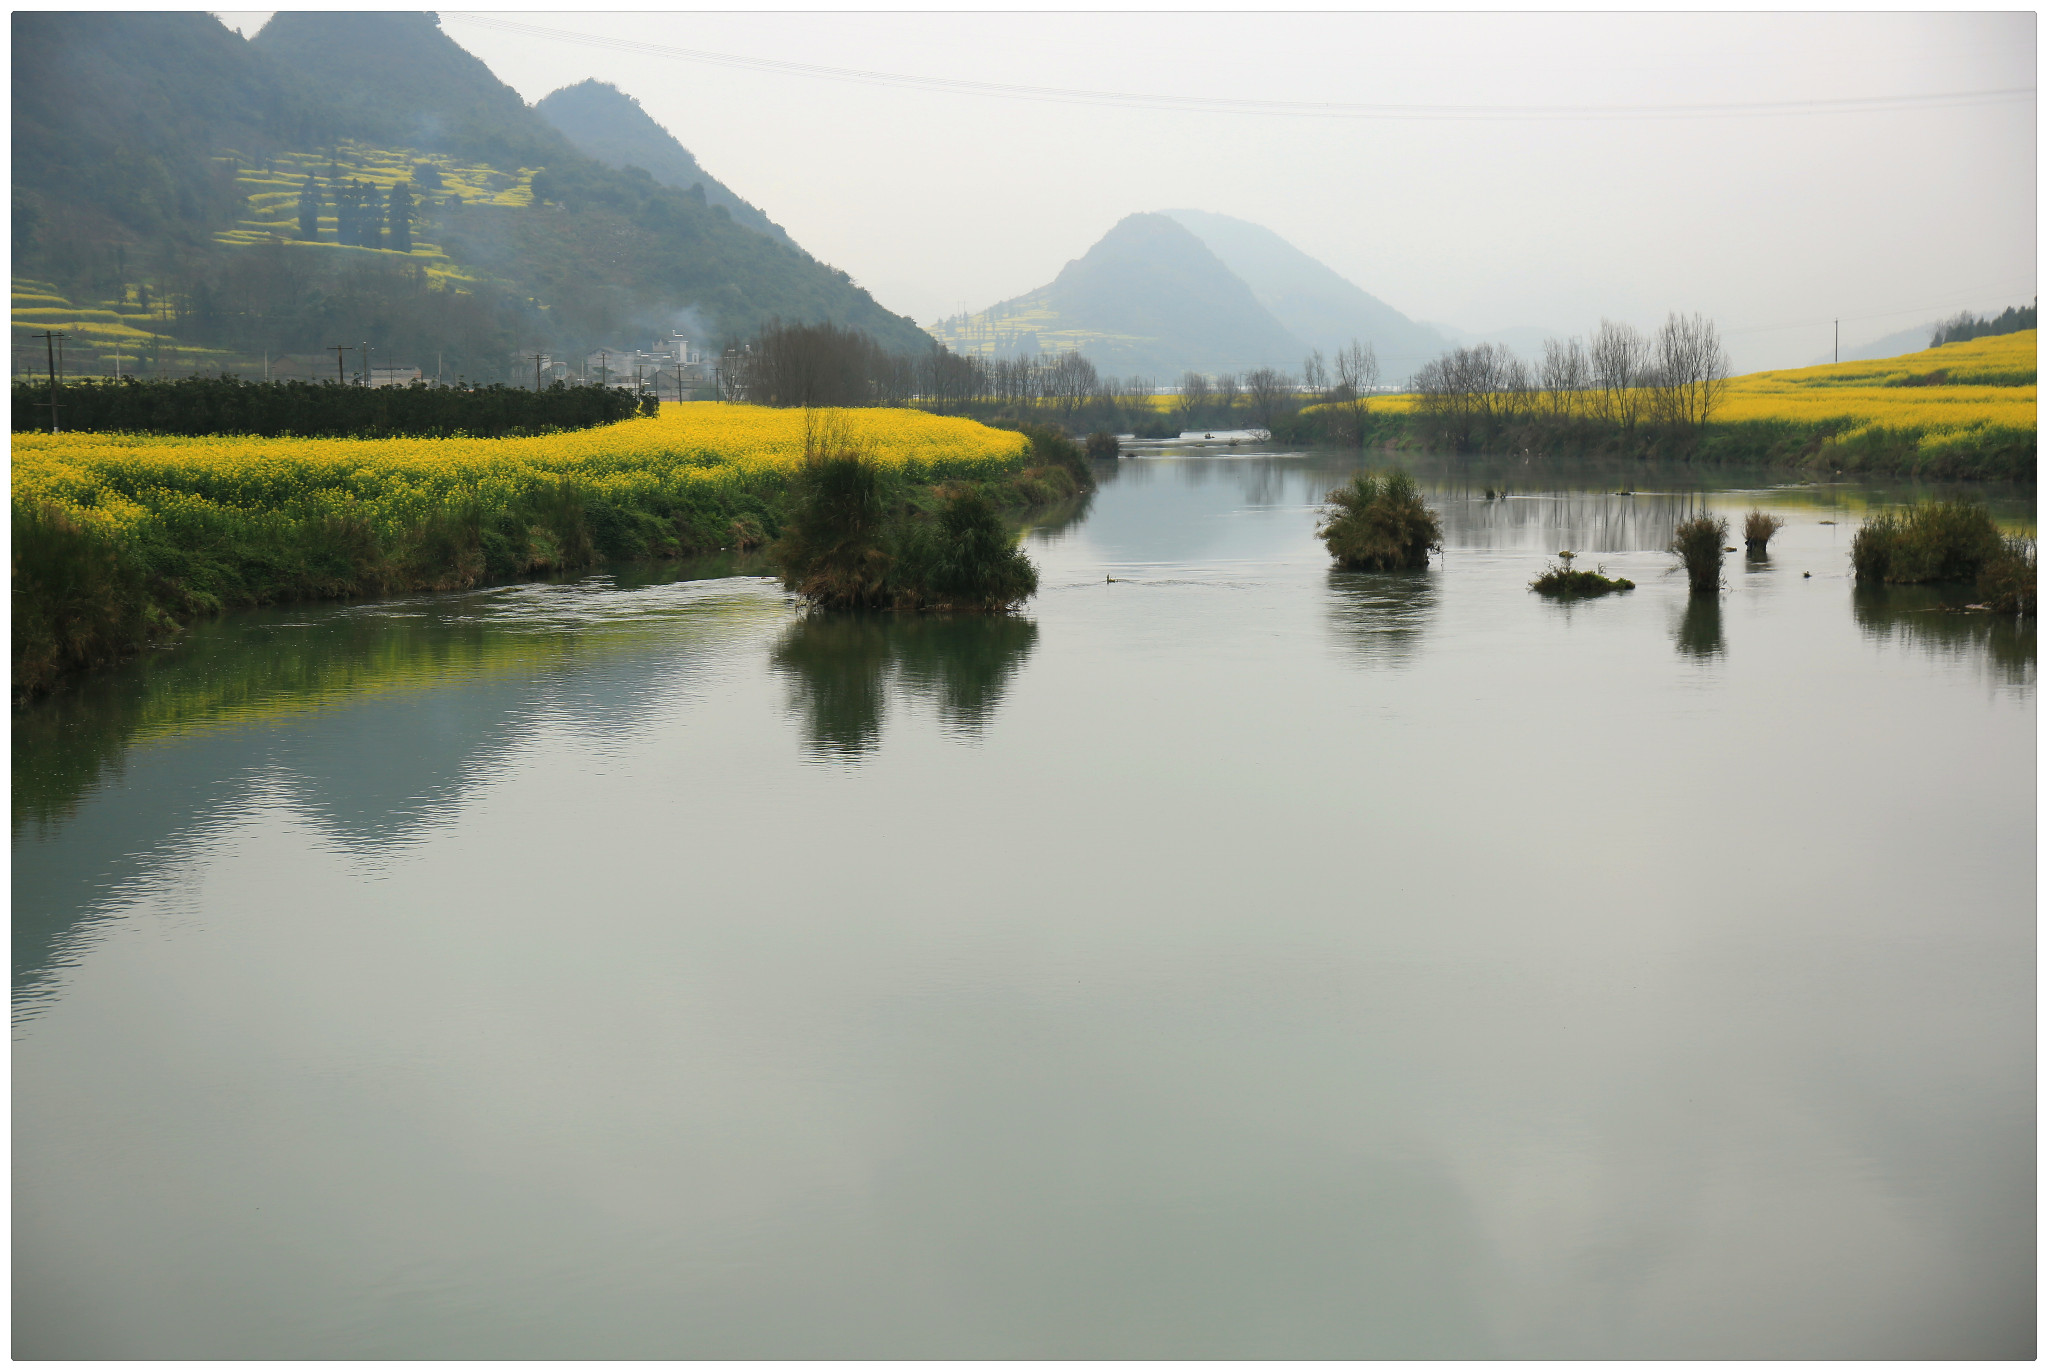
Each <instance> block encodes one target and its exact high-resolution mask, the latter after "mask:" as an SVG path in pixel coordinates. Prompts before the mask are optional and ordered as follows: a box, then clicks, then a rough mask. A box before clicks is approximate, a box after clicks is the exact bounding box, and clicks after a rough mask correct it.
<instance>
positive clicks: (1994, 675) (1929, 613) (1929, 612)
mask: <svg viewBox="0 0 2048 1372" xmlns="http://www.w3.org/2000/svg"><path fill="white" fill-rule="evenodd" d="M1959 595H1967V591H1966V590H1963V591H1958V590H1944V589H1942V588H1938V587H1933V586H1875V587H1858V588H1857V589H1856V592H1855V596H1854V599H1853V601H1852V602H1851V603H1852V604H1853V606H1854V607H1855V614H1856V624H1857V626H1858V627H1859V628H1861V629H1862V630H1863V632H1864V634H1865V635H1866V636H1868V637H1869V638H1871V639H1874V640H1876V641H1878V642H1881V643H1894V642H1896V643H1899V644H1902V645H1904V646H1905V647H1907V648H1911V649H1913V650H1915V651H1918V652H1921V653H1924V654H1926V655H1927V656H1928V657H1931V658H1935V659H1937V660H1946V661H1950V662H1957V663H1965V664H1969V665H1973V666H1976V667H1979V668H1981V669H1982V670H1983V671H1984V672H1985V674H1986V675H1987V676H1988V677H1990V679H1991V680H1992V681H1994V682H1996V683H1997V684H1999V685H2001V686H2032V685H2033V684H2034V680H2035V671H2036V660H2037V650H2036V637H2035V625H2034V621H2033V620H2032V619H2019V618H2016V617H2014V616H2012V615H1994V614H1987V613H1985V612H1984V611H1982V610H1974V611H1972V610H1965V609H1963V608H1961V605H1962V602H1961V600H1960V599H1959V598H1958V597H1959Z"/></svg>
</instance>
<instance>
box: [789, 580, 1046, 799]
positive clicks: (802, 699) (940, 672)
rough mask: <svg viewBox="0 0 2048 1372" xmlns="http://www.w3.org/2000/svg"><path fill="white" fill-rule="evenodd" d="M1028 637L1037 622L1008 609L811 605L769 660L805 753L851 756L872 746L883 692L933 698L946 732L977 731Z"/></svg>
mask: <svg viewBox="0 0 2048 1372" xmlns="http://www.w3.org/2000/svg"><path fill="white" fill-rule="evenodd" d="M1037 642H1038V625H1037V623H1036V622H1035V621H1033V620H1029V619H1021V618H1018V617H1016V616H1014V615H883V614H838V613H815V614H809V615H806V616H804V617H803V618H802V619H799V620H798V621H797V622H796V623H794V624H792V625H790V627H789V630H788V632H787V633H785V634H783V636H782V639H781V641H780V642H779V643H777V644H776V645H775V648H774V651H773V652H772V654H771V655H770V660H771V662H772V663H773V665H774V668H775V670H776V672H777V673H778V674H780V675H781V676H782V677H783V679H784V680H785V681H786V682H787V683H788V686H789V708H790V712H791V713H792V714H794V715H796V716H797V718H798V720H799V722H800V723H801V725H802V728H803V734H804V743H805V753H806V755H807V756H808V757H810V758H812V759H813V760H818V761H832V762H857V761H859V760H860V759H861V758H863V757H866V756H867V755H868V754H870V753H872V752H874V751H875V749H876V748H877V747H879V746H880V744H881V739H882V720H883V717H884V715H885V714H886V712H887V709H888V702H889V697H890V696H891V694H892V693H894V694H901V695H907V696H912V697H921V698H925V699H929V700H931V701H932V702H934V703H935V704H936V706H937V708H938V714H939V720H940V723H941V726H942V728H943V729H944V731H945V732H946V733H947V734H949V735H951V736H953V737H956V738H962V739H973V738H975V737H977V736H979V734H980V733H981V730H982V728H983V727H984V725H986V723H987V722H988V719H989V718H990V716H991V715H993V714H994V712H995V709H996V707H997V706H998V705H999V704H1001V703H1002V698H1003V694H1004V692H1005V691H1006V690H1008V688H1009V685H1010V682H1011V681H1012V680H1013V679H1014V678H1015V677H1016V675H1017V670H1018V669H1019V668H1020V667H1021V666H1023V663H1024V659H1025V658H1027V657H1029V656H1030V654H1031V650H1032V648H1033V647H1034V646H1035V645H1036V644H1037Z"/></svg>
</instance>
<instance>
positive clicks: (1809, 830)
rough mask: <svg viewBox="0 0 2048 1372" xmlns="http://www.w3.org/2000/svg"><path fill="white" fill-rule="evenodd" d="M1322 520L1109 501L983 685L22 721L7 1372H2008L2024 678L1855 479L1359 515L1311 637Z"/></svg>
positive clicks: (114, 691) (1117, 475)
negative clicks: (1868, 543) (1053, 1363)
mask: <svg viewBox="0 0 2048 1372" xmlns="http://www.w3.org/2000/svg"><path fill="white" fill-rule="evenodd" d="M1354 465H1355V464H1353V463H1352V462H1350V461H1349V460H1347V459H1342V458H1330V457H1326V456H1325V457H1315V456H1306V457H1304V456H1293V457H1289V456H1245V455H1234V456H1227V457H1226V456H1214V455H1204V456H1189V455H1181V456H1175V455H1173V454H1172V453H1171V450H1168V451H1167V452H1166V453H1163V454H1158V455H1148V456H1145V457H1142V458H1137V459H1130V460H1126V461H1124V462H1121V463H1118V464H1115V465H1114V466H1113V467H1111V468H1109V469H1107V479H1106V481H1105V484H1104V486H1103V488H1102V489H1101V490H1100V491H1099V492H1098V493H1097V494H1096V495H1095V496H1094V497H1093V498H1092V500H1090V501H1088V502H1085V503H1084V504H1083V505H1081V506H1079V507H1077V508H1075V509H1072V510H1068V511H1063V512H1059V513H1058V514H1057V515H1055V516H1053V517H1050V518H1048V519H1047V520H1045V521H1043V522H1042V523H1041V524H1040V525H1039V527H1038V528H1036V529H1035V530H1034V531H1033V532H1032V533H1031V535H1030V536H1029V547H1030V551H1031V553H1032V555H1033V556H1034V557H1035V558H1036V559H1037V560H1038V561H1039V563H1040V566H1041V570H1042V579H1043V585H1042V589H1041V592H1040V594H1039V596H1038V597H1037V599H1036V600H1035V601H1033V602H1032V604H1031V606H1030V607H1029V613H1028V615H1026V616H1025V617H1023V618H1021V619H1019V620H1014V621H1002V620H994V621H990V620H953V621H947V620H922V621H920V620H909V621H894V620H887V619H844V618H812V619H807V618H804V617H802V616H800V615H799V614H797V613H796V612H795V610H794V609H793V608H792V606H791V605H790V604H789V603H788V601H787V600H786V599H785V597H784V596H783V594H782V593H781V591H780V588H779V586H778V585H777V584H776V583H775V582H773V581H771V580H766V579H763V578H762V577H760V576H759V575H758V573H759V571H760V570H761V569H760V568H758V567H751V566H746V565H727V566H717V567H700V568H695V569H690V574H691V576H692V577H693V578H694V579H677V574H676V573H674V572H669V573H664V574H662V575H659V576H649V575H648V574H647V573H646V572H644V571H641V572H637V573H635V572H624V573H621V574H619V575H616V576H614V575H601V576H593V577H589V578H586V579H582V580H578V581H574V582H567V583H559V584H533V585H523V586H515V587H506V588H499V589H495V590H490V591H484V592H479V593H476V594H471V595H463V596H451V597H443V598H422V599H411V600H403V601H392V602H380V603H374V604H358V605H350V606H320V607H300V608H294V609H291V610H288V611H278V612H268V613H263V614H249V615H238V616H233V617H230V618H228V619H225V620H222V621H220V622H217V623H214V624H209V625H204V626H200V627H199V628H197V629H196V630H195V631H194V632H193V633H192V634H191V635H190V636H189V638H188V641H187V642H186V643H185V644H183V645H182V646H181V647H180V648H178V649H177V650H175V651H172V652H166V653H159V654H155V655H153V656H152V657H151V658H150V659H148V660H146V661H145V662H143V663H139V664H136V665H135V666H133V667H132V668H129V669H126V670H123V671H121V672H118V673H113V674H109V675H108V676H107V677H104V678H102V679H100V680H99V681H97V682H95V683H93V684H92V685H91V686H90V687H89V688H87V689H85V690H82V691H80V692H77V693H74V694H72V695H70V696H67V697H65V698H63V699H61V700H57V701H52V702H47V703H45V704H44V705H43V706H40V707H38V708H37V709H35V710H31V711H29V712H27V713H25V714H22V715H18V716H17V718H16V722H15V754H14V756H15V791H14V804H15V811H14V813H15V823H14V844H13V855H14V918H15V1045H14V1166H15V1177H14V1239H15V1247H14V1307H13V1316H14V1330H15V1338H14V1352H15V1355H16V1356H18V1357H88V1358H105V1357H144V1356H160V1357H495V1356H527V1357H532V1356H546V1357H659V1356H670V1357H719V1356H729V1357H831V1356H841V1357H867V1356H905V1357H929V1356H962V1357H1008V1356H1036V1357H1066V1356H1105V1357H1154V1356H1159V1357H1226V1356H1228V1357H1261V1356H1264V1357H1398V1356H1415V1357H1558V1356H1566V1357H1602V1358H1604V1357H1624V1356H1658V1357H1757V1356H1784V1357H1873V1356H1875V1357H1951V1358H1977V1357H2027V1356H2030V1355H2031V1353H2032V1350H2033V1337H2034V1336H2033V1329H2034V1238H2035V1233H2034V1218H2033V1216H2034V1200H2035V1182H2034V1147H2035V1145H2034V1080H2035V1066H2034V1032H2033V1031H2034V1003H2035V1002H2034V998H2035V984H2034V966H2035V942H2034V940H2035V934H2034V923H2033V912H2034V901H2035V889H2034V833H2035V819H2036V813H2037V811H2036V796H2035V788H2034V758H2035V693H2036V654H2035V644H2034V636H2033V633H2032V631H2031V629H2027V630H2025V631H2021V630H2019V629H2017V628H2016V627H2015V626H2013V625H2011V624H2009V623H2005V622H1997V621H1992V620H1990V619H1988V618H1987V617H1984V616H1981V615H1969V614H1957V613H1950V612H1947V611H1944V610H1942V609H1940V608H1938V607H1939V604H1940V600H1941V598H1940V597H1938V596H1930V595H1926V594H1906V593H1900V592H1894V593H1893V594H1891V595H1889V596H1876V597H1870V596H1864V597H1859V596H1858V595H1857V594H1856V593H1855V591H1854V589H1853V586H1852V584H1851V582H1850V580H1849V578H1848V559H1847V549H1848V545H1849V540H1850V538H1851V536H1852V534H1853V531H1854V527H1855V523H1856V521H1857V519H1858V518H1859V517H1860V515H1861V513H1862V512H1863V510H1865V509H1866V508H1868V505H1869V504H1870V503H1871V502H1872V501H1879V502H1881V501H1883V500H1885V499H1888V498H1894V497H1896V496H1898V495H1900V494H1903V493H1902V492H1899V491H1873V490H1871V489H1868V488H1866V487H1862V486H1857V485H1843V486H1829V487H1807V488H1799V489H1776V490H1758V491H1745V490H1704V491H1703V490H1700V489H1698V488H1697V487H1696V486H1695V485H1693V484H1692V482H1691V481H1690V480H1689V479H1688V478H1687V477H1686V476H1685V474H1683V473H1668V472H1666V473H1646V472H1644V471H1643V470H1642V469H1640V468H1636V469H1630V470H1629V471H1627V472H1624V473H1621V474H1620V475H1618V476H1617V475H1616V474H1615V473H1612V472H1598V471H1590V470H1589V471H1586V472H1581V473H1578V474H1577V475H1576V476H1575V477H1570V478H1567V477H1565V476H1559V475H1555V474H1553V475H1550V476H1547V477H1539V476H1538V475H1535V474H1534V473H1533V469H1529V468H1526V467H1518V466H1515V465H1513V464H1505V463H1503V464H1494V465H1492V466H1490V467H1479V468H1474V467H1452V466H1449V465H1443V466H1430V465H1425V466H1424V467H1423V469H1422V473H1421V474H1422V477H1423V480H1424V487H1425V492H1426V494H1427V495H1428V497H1429V499H1430V500H1431V502H1432V503H1433V504H1435V505H1436V506H1437V507H1438V508H1439V509H1440V510H1441V511H1442V512H1443V514H1444V517H1445V522H1446V526H1447V539H1446V543H1447V547H1446V551H1445V553H1444V556H1443V557H1442V559H1441V561H1440V564H1438V565H1433V566H1432V568H1431V570H1429V571H1428V572H1426V573H1417V574H1407V575H1387V576H1375V575H1363V574H1347V573H1340V572H1334V571H1332V570H1330V568H1329V565H1328V562H1327V560H1326V558H1325V557H1324V556H1323V555H1322V553H1321V548H1320V545H1319V544H1318V543H1317V542H1316V541H1315V539H1314V537H1313V528H1314V523H1315V505H1316V502H1317V501H1318V499H1319V498H1320V496H1321V494H1322V493H1323V492H1324V491H1325V490H1327V489H1328V488H1329V487H1330V486H1332V485H1334V484H1337V482H1338V481H1340V480H1342V479H1343V478H1344V477H1345V476H1346V475H1347V474H1348V472H1349V471H1350V470H1351V469H1352V467H1353V466H1354ZM1553 471H1554V469H1553ZM1623 480H1633V482H1634V483H1635V485H1636V486H1637V487H1638V488H1639V492H1638V494H1636V495H1634V496H1618V495H1614V494H1611V492H1612V491H1614V490H1616V489H1617V488H1618V485H1619V483H1620V482H1621V481H1623ZM1487 487H1494V488H1497V489H1498V488H1502V487H1505V488H1506V489H1507V490H1508V491H1509V495H1508V496H1507V498H1505V499H1496V500H1488V499H1486V498H1485V493H1484V492H1485V488H1487ZM1552 487H1554V488H1556V489H1548V488H1552ZM1660 491H1661V492H1662V493H1659V492H1660ZM1753 502H1761V503H1764V504H1766V505H1768V506H1769V507H1771V508H1773V509H1775V510H1777V511H1778V512H1779V513H1780V514H1781V515H1782V516H1783V517H1785V518H1786V519H1787V520H1788V524H1787V527H1786V528H1785V529H1784V531H1783V532H1782V533H1780V534H1779V535H1778V537H1777V539H1776V541H1775V542H1774V543H1773V545H1772V550H1771V556H1770V557H1769V558H1768V559H1767V560H1765V561H1762V562H1751V561H1749V560H1747V559H1746V558H1745V557H1744V556H1743V555H1741V554H1739V553H1738V554H1733V555H1730V556H1729V557H1728V558H1727V562H1726V568H1725V580H1726V584H1727V590H1726V591H1725V593H1724V594H1723V595H1722V596H1721V597H1719V599H1718V600H1717V601H1712V602H1704V603H1695V602H1691V601H1689V599H1688V597H1687V595H1686V593H1685V588H1684V584H1683V581H1682V578H1681V577H1679V576H1678V575H1676V574H1675V573H1672V572H1670V571H1669V566H1670V561H1671V559H1670V558H1669V557H1668V556H1667V555H1665V554H1664V553H1662V552H1660V551H1658V550H1659V549H1660V548H1661V547H1662V546H1663V545H1664V543H1665V542H1666V541H1667V540H1668V539H1669V536H1670V529H1671V525H1672V524H1673V522H1674V521H1675V520H1676V519H1678V518H1680V517H1682V516H1683V515H1684V514H1685V513H1687V512H1689V511H1691V510H1694V509H1697V508H1700V507H1701V506H1703V505H1704V506H1705V507H1708V508H1711V509H1716V510H1720V511H1723V512H1726V513H1729V514H1730V515H1732V516H1733V517H1734V518H1735V519H1736V520H1738V521H1739V519H1740V515H1741V513H1742V511H1743V510H1745V509H1747V508H1749V506H1750V505H1751V504H1752V503H1753ZM2000 510H2001V514H2002V515H2003V516H2004V517H2007V518H2009V519H2013V520H2015V521H2019V522H2028V523H2030V522H2031V519H2032V511H2031V508H2030V506H2029V505H2027V504H2025V503H2022V502H2020V501H2018V500H2016V499H2013V500H2005V501H2002V503H2001V505H2000ZM1827 520H1832V521H1835V522H1834V523H1824V522H1822V521H1827ZM1564 548H1571V549H1573V550H1575V551H1577V552H1578V553H1579V554H1581V558H1582V561H1581V565H1587V564H1588V563H1601V564H1604V565H1605V567H1606V569H1607V571H1608V572H1609V573H1610V574H1619V575H1625V576H1628V577H1631V578H1633V579H1634V580H1635V581H1636V582H1637V583H1638V589H1637V590H1635V591H1634V592H1631V593H1628V594H1626V595H1621V596H1615V597H1609V598H1607V599H1604V600H1600V601H1594V602H1585V603H1580V604H1576V605H1557V604H1551V603H1546V602H1544V601H1542V600H1541V599H1539V598H1538V597H1536V596H1534V595H1533V594H1531V593H1529V592H1528V591H1527V590H1526V589H1525V588H1526V585H1527V583H1528V581H1529V579H1530V578H1531V577H1532V576H1534V575H1535V574H1536V573H1537V572H1538V571H1539V570H1540V569H1541V568H1542V566H1543V564H1544V562H1545V559H1546V557H1547V555H1548V554H1551V553H1554V552H1556V551H1558V550H1560V549H1564ZM1807 572H1810V573H1811V574H1812V575H1811V577H1810V578H1809V577H1807V576H1805V575H1803V574H1804V573H1807Z"/></svg>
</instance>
